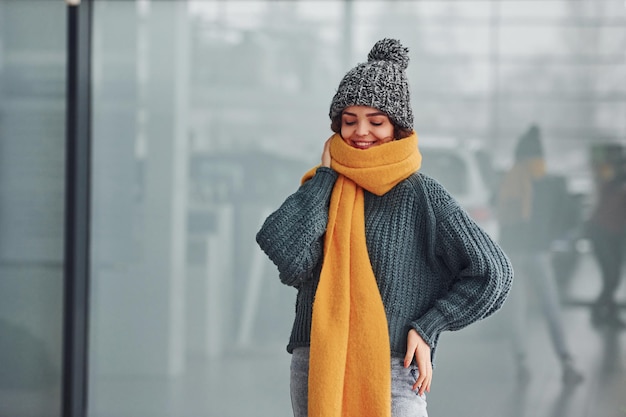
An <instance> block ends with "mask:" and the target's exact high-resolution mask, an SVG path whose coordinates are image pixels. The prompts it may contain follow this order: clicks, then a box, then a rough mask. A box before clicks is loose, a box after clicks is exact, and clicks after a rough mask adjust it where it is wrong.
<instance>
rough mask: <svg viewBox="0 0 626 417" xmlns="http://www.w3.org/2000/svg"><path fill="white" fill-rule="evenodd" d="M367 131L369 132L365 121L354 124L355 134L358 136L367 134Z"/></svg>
mask: <svg viewBox="0 0 626 417" xmlns="http://www.w3.org/2000/svg"><path fill="white" fill-rule="evenodd" d="M368 133H369V129H368V127H367V123H363V122H359V123H358V124H357V126H356V134H357V136H360V137H363V136H367V134H368Z"/></svg>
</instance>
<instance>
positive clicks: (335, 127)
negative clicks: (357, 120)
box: [330, 113, 413, 139]
mask: <svg viewBox="0 0 626 417" xmlns="http://www.w3.org/2000/svg"><path fill="white" fill-rule="evenodd" d="M389 120H390V121H391V124H392V125H393V138H394V139H404V138H408V137H409V136H411V135H412V134H413V130H411V129H405V128H402V127H400V126H398V125H397V124H395V123H394V122H393V120H391V119H389ZM330 129H331V130H332V131H333V132H335V133H339V134H340V135H341V113H339V114H338V115H337V116H335V117H334V118H333V119H332V120H331V122H330Z"/></svg>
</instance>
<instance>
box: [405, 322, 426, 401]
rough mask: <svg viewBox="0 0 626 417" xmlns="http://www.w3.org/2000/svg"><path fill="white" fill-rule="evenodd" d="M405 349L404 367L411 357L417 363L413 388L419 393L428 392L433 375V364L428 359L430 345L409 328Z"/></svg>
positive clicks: (407, 365) (407, 364)
mask: <svg viewBox="0 0 626 417" xmlns="http://www.w3.org/2000/svg"><path fill="white" fill-rule="evenodd" d="M406 345H407V351H406V355H405V356H404V367H405V368H408V367H409V365H410V364H411V361H412V360H413V358H415V363H416V365H417V370H418V371H419V375H418V377H417V381H415V384H413V390H415V391H418V394H419V395H423V394H424V392H430V384H431V382H432V377H433V366H432V363H431V359H430V346H429V345H428V344H427V343H426V342H425V341H424V339H422V337H421V336H420V335H419V333H417V331H415V329H411V330H410V331H409V334H408V335H407V343H406Z"/></svg>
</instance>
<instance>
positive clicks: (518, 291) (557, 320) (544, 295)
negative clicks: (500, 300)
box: [507, 252, 571, 361]
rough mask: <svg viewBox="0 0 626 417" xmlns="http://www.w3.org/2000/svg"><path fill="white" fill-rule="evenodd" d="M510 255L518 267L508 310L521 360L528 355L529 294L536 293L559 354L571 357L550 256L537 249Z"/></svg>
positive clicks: (515, 349) (516, 352) (517, 351)
mask: <svg viewBox="0 0 626 417" xmlns="http://www.w3.org/2000/svg"><path fill="white" fill-rule="evenodd" d="M510 258H511V263H512V264H513V269H514V270H515V279H514V281H513V288H512V289H511V294H510V295H509V300H508V301H507V302H508V304H509V306H508V310H509V311H508V313H509V314H510V315H511V316H512V324H513V326H511V331H512V333H513V334H512V336H513V348H514V352H515V354H516V355H517V356H518V358H519V359H520V360H522V361H523V360H524V359H525V358H526V355H527V349H528V346H527V339H528V337H527V336H528V328H527V319H528V315H529V312H528V304H529V300H528V298H527V297H529V296H534V297H538V298H539V304H540V305H541V308H542V312H543V316H544V318H545V319H546V322H547V324H548V330H549V333H550V339H551V341H552V346H553V348H554V350H555V352H556V354H557V356H558V357H559V358H560V359H561V360H562V361H566V360H568V359H570V358H571V354H570V350H569V348H568V346H567V341H566V338H565V331H564V327H563V319H562V318H561V300H560V299H559V292H558V288H557V285H556V281H555V277H554V274H553V272H552V266H551V264H550V255H549V254H547V253H539V252H537V253H531V254H523V255H522V254H511V256H510ZM533 290H534V291H533Z"/></svg>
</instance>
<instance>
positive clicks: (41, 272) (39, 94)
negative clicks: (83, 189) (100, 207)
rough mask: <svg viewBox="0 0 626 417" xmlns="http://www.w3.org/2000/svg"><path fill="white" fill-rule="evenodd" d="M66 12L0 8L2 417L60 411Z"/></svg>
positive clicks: (41, 4)
mask: <svg viewBox="0 0 626 417" xmlns="http://www.w3.org/2000/svg"><path fill="white" fill-rule="evenodd" d="M66 8H67V6H66V5H65V3H63V2H60V1H57V2H51V1H47V0H45V1H44V0H41V1H36V0H35V1H17V0H8V1H2V2H0V358H1V359H0V362H1V365H0V415H2V416H12V417H22V416H24V417H26V416H28V417H54V416H59V415H60V412H61V409H60V404H61V401H60V396H61V368H62V366H61V358H62V319H63V266H64V259H63V256H64V255H63V247H64V246H63V233H64V195H65V185H64V183H65V86H66V82H65V73H66V71H65V69H66V51H65V47H66V27H67V25H66V13H67V11H66ZM34 28H36V30H35V29H34Z"/></svg>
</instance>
